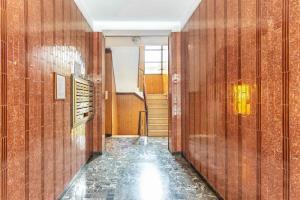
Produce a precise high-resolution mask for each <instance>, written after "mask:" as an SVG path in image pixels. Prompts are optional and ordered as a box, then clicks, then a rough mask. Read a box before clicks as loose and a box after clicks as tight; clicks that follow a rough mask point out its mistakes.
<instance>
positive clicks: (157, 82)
mask: <svg viewBox="0 0 300 200" xmlns="http://www.w3.org/2000/svg"><path fill="white" fill-rule="evenodd" d="M144 77H145V86H146V92H147V94H163V93H164V86H163V75H161V74H146V75H145V76H144Z"/></svg>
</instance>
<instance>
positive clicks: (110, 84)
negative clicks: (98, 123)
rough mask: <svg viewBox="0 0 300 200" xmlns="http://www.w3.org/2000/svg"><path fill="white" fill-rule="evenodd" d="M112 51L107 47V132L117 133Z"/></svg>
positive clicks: (109, 133) (108, 133) (110, 133)
mask: <svg viewBox="0 0 300 200" xmlns="http://www.w3.org/2000/svg"><path fill="white" fill-rule="evenodd" d="M112 61H113V60H112V52H111V50H110V49H106V53H105V91H107V94H108V99H106V100H105V134H107V135H115V134H117V132H118V120H117V119H118V113H117V110H118V109H117V96H116V85H115V76H114V69H113V65H112Z"/></svg>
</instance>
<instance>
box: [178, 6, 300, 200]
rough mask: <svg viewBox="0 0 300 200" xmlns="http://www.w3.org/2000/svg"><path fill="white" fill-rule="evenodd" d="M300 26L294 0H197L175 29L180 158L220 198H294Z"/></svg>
mask: <svg viewBox="0 0 300 200" xmlns="http://www.w3.org/2000/svg"><path fill="white" fill-rule="evenodd" d="M299 27H300V2H299V1H298V0H272V1H266V0H257V1H248V0H236V1H229V0H225V1H223V0H203V1H202V2H201V3H200V5H199V7H198V8H197V10H196V11H195V12H194V14H193V15H192V16H191V18H190V19H189V21H188V23H187V24H186V26H185V28H184V30H183V32H182V45H181V50H182V53H181V55H182V66H183V67H184V69H183V72H184V73H185V75H184V77H183V84H182V86H183V87H184V89H183V98H182V102H183V105H184V106H183V115H182V117H183V120H182V123H183V127H182V129H183V152H184V156H185V157H186V158H187V159H188V160H189V162H191V163H192V164H193V166H194V167H195V168H196V169H197V171H198V172H200V173H201V174H202V175H203V176H204V177H205V178H206V179H207V180H208V182H209V183H210V184H211V185H212V186H213V187H214V188H215V189H216V190H217V191H218V192H219V193H220V194H221V196H222V197H224V198H225V199H238V200H241V199H284V200H287V199H299V195H300V190H299V188H300V173H299V167H300V161H299V156H300V155H299V152H300V140H299V137H300V135H299V131H300V126H299V121H300V115H299V106H300V104H299V103H300V102H299V99H300V90H299V82H300V71H299V65H300V37H299V36H300V29H299ZM237 84H248V85H250V87H251V99H250V105H251V114H250V115H249V116H242V115H239V114H235V113H234V112H233V110H234V109H233V107H234V105H233V98H234V96H233V86H234V85H237Z"/></svg>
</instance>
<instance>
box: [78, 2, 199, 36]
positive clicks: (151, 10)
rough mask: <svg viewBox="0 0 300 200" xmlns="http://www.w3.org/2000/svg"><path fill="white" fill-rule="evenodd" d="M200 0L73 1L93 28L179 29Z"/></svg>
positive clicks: (114, 29)
mask: <svg viewBox="0 0 300 200" xmlns="http://www.w3.org/2000/svg"><path fill="white" fill-rule="evenodd" d="M200 1H201V0H75V2H76V4H77V5H78V7H79V9H80V10H81V12H82V13H83V15H84V16H85V17H86V19H87V21H88V22H89V24H90V25H91V26H92V28H93V30H94V31H110V32H111V31H136V30H139V31H140V30H142V31H153V30H155V31H180V30H181V28H182V27H183V26H184V25H185V23H186V21H187V20H188V18H189V17H190V16H191V14H192V13H193V12H194V10H195V9H196V7H197V6H198V5H199V3H200Z"/></svg>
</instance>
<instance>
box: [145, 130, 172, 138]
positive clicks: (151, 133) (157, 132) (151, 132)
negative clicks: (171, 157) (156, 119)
mask: <svg viewBox="0 0 300 200" xmlns="http://www.w3.org/2000/svg"><path fill="white" fill-rule="evenodd" d="M148 136H150V137H167V136H168V130H149V131H148Z"/></svg>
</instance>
